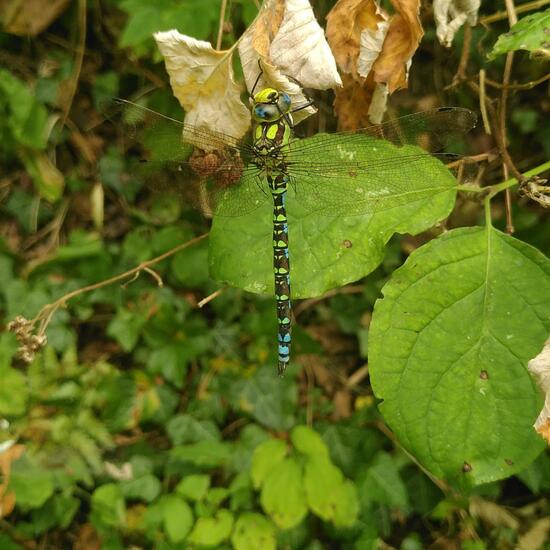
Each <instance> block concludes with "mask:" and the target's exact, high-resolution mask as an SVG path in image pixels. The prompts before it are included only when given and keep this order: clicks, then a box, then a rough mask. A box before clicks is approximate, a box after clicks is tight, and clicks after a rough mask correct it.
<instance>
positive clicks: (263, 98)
mask: <svg viewBox="0 0 550 550" xmlns="http://www.w3.org/2000/svg"><path fill="white" fill-rule="evenodd" d="M290 105H291V100H290V96H289V95H288V94H287V93H285V92H278V91H277V90H275V89H274V88H264V89H263V90H261V91H259V92H258V93H257V94H255V95H254V97H253V98H252V117H253V118H254V120H255V121H256V122H274V121H276V120H279V119H280V118H284V117H285V116H288V112H289V111H290Z"/></svg>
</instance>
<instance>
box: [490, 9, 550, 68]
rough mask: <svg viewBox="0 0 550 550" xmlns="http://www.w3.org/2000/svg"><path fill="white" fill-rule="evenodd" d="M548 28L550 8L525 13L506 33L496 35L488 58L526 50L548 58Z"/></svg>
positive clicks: (549, 52) (549, 49)
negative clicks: (496, 37)
mask: <svg viewBox="0 0 550 550" xmlns="http://www.w3.org/2000/svg"><path fill="white" fill-rule="evenodd" d="M548 29H550V10H546V11H539V12H537V13H533V14H531V15H527V16H526V17H523V18H522V19H520V20H519V21H518V22H517V23H516V24H515V25H514V26H513V27H512V28H511V29H510V30H509V31H508V32H507V33H504V34H502V35H500V36H499V37H498V40H497V42H496V44H495V45H494V46H493V49H492V51H491V52H490V53H489V55H488V58H489V59H490V60H492V59H495V58H496V57H497V56H499V55H502V54H504V53H507V52H513V51H516V50H527V51H528V52H530V53H531V55H533V56H538V57H541V59H546V60H548V58H549V57H550V45H549V43H548Z"/></svg>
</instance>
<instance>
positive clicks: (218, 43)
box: [216, 0, 227, 50]
mask: <svg viewBox="0 0 550 550" xmlns="http://www.w3.org/2000/svg"><path fill="white" fill-rule="evenodd" d="M226 9H227V0H222V3H221V5H220V23H219V25H218V38H217V39H216V50H219V49H220V48H221V47H222V38H223V25H224V22H225V10H226Z"/></svg>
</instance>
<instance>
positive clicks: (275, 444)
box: [251, 439, 288, 488]
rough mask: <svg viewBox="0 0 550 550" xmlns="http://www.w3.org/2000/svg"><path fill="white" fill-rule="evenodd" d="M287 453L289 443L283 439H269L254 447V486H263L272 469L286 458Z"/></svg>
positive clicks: (252, 473)
mask: <svg viewBox="0 0 550 550" xmlns="http://www.w3.org/2000/svg"><path fill="white" fill-rule="evenodd" d="M287 453H288V447H287V444H286V443H285V442H284V441H283V440H282V439H268V440H267V441H264V442H263V443H260V445H258V446H257V447H256V449H254V454H253V455H252V470H251V475H252V481H253V482H254V487H256V488H258V487H261V486H262V484H263V482H264V480H265V478H266V477H267V476H268V474H269V473H270V472H271V470H273V468H274V467H275V466H276V465H277V464H279V462H282V461H283V460H284V458H285V456H286V455H287Z"/></svg>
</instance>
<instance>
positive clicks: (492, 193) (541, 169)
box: [457, 160, 550, 199]
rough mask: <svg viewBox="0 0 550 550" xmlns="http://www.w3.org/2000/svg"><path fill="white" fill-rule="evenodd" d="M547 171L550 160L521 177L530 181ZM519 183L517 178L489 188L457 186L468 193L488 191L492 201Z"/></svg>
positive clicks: (549, 168)
mask: <svg viewBox="0 0 550 550" xmlns="http://www.w3.org/2000/svg"><path fill="white" fill-rule="evenodd" d="M546 170H550V160H549V161H547V162H545V163H543V164H539V165H538V166H535V167H534V168H531V170H528V171H527V172H525V173H523V174H521V177H522V179H529V178H532V177H533V176H538V175H539V174H541V173H542V172H545V171H546ZM518 183H519V182H518V179H517V178H510V179H507V180H506V181H503V182H501V183H495V184H494V185H489V186H487V187H471V186H469V185H457V189H458V190H459V191H466V192H467V193H487V191H488V192H489V196H490V198H491V199H492V198H493V197H494V196H495V195H496V194H497V193H500V192H501V191H504V190H505V189H508V188H509V187H513V186H514V185H517V184H518Z"/></svg>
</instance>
